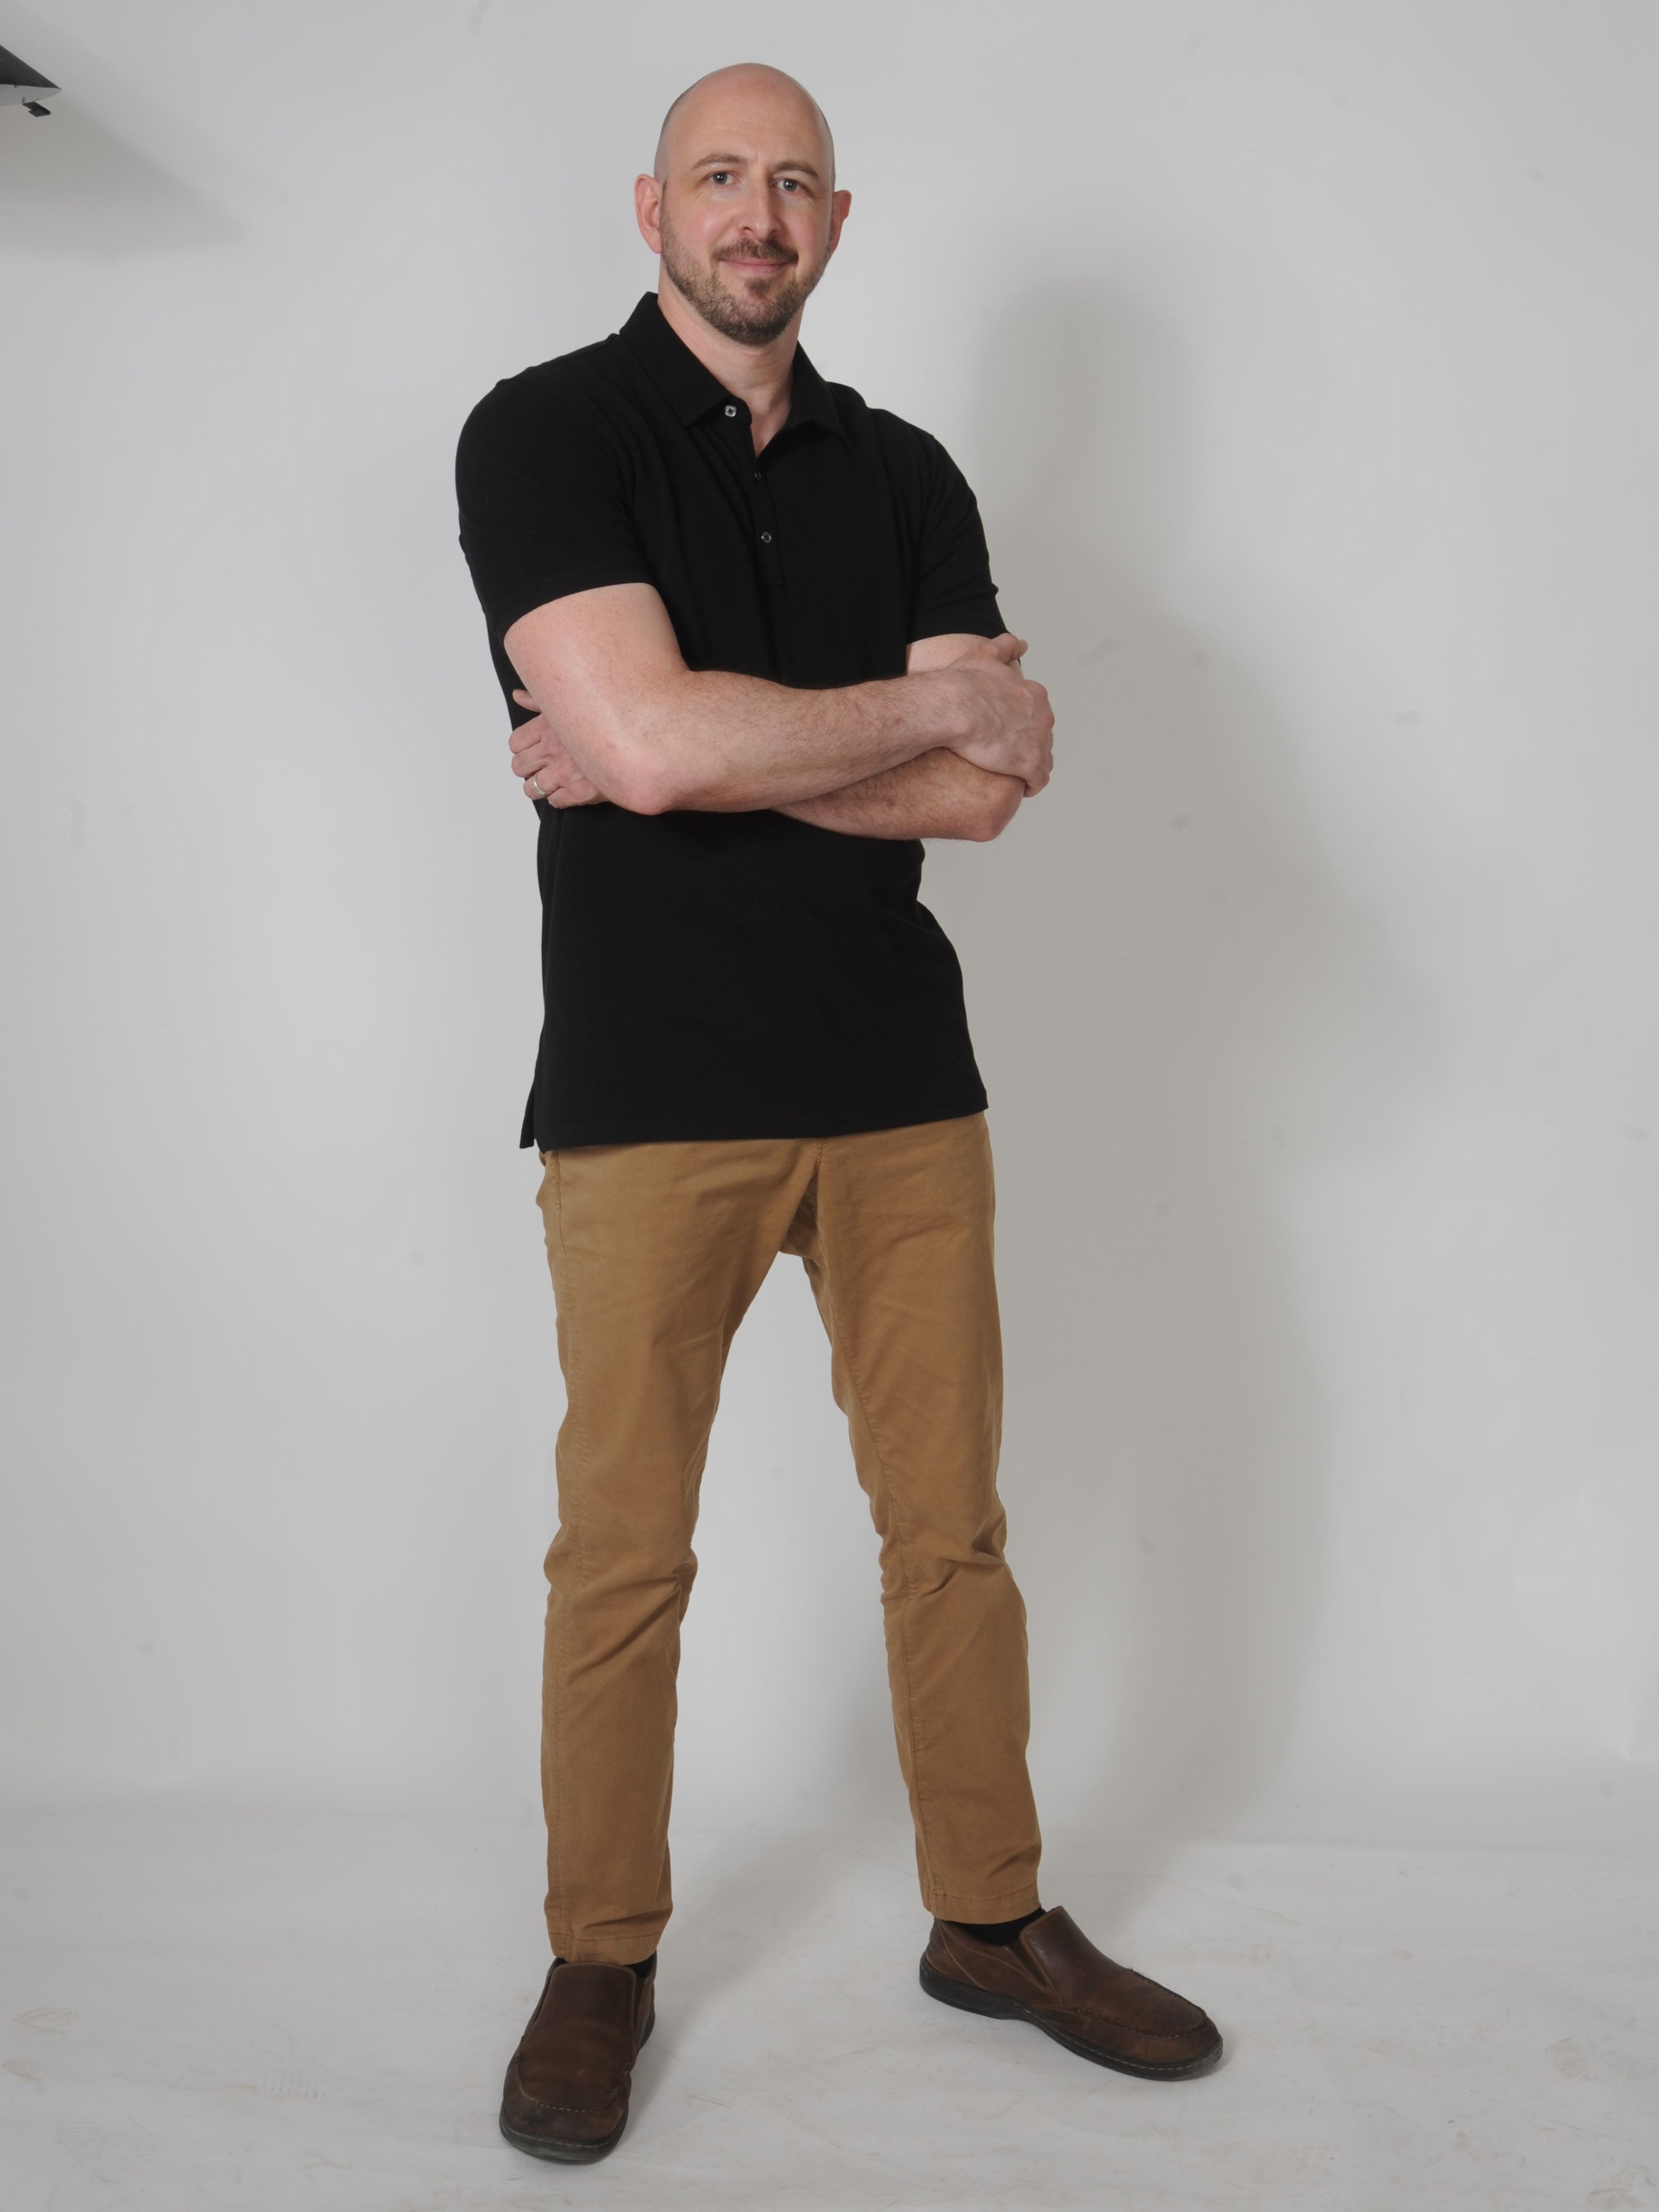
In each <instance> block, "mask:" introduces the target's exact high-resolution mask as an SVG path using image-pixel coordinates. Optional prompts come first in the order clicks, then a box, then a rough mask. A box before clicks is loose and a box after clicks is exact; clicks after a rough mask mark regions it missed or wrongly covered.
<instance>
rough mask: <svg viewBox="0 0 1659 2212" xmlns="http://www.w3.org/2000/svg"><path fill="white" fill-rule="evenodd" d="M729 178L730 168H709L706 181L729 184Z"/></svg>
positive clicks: (730, 177)
mask: <svg viewBox="0 0 1659 2212" xmlns="http://www.w3.org/2000/svg"><path fill="white" fill-rule="evenodd" d="M731 179H732V172H731V171H730V169H711V170H710V171H709V172H708V181H709V183H710V184H711V185H725V184H729V183H730V182H731Z"/></svg>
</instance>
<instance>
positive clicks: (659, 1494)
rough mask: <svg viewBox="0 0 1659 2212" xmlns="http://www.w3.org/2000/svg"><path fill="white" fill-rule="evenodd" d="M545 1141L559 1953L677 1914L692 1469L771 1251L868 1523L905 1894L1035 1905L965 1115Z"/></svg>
mask: <svg viewBox="0 0 1659 2212" xmlns="http://www.w3.org/2000/svg"><path fill="white" fill-rule="evenodd" d="M543 1158H544V1168H545V1173H544V1176H543V1180H542V1186H541V1191H540V1195H539V1204H540V1206H541V1209H542V1213H543V1216H544V1220H545V1224H546V1229H547V1249H548V1255H549V1259H550V1263H551V1267H552V1271H553V1283H554V1289H555V1291H556V1297H557V1304H558V1328H559V1357H560V1361H561V1364H562V1367H563V1370H564V1377H565V1386H566V1390H567V1393H568V1411H567V1413H566V1416H565V1419H564V1423H563V1425H562V1428H561V1430H560V1431H559V1443H558V1483H559V1531H558V1534H557V1536H556V1538H555V1540H554V1542H553V1546H552V1549H551V1550H550V1552H549V1553H548V1556H547V1576H548V1581H549V1584H550V1596H549V1601H548V1611H547V1644H546V1664H545V1674H544V1720H543V1739H542V1741H543V1756H542V1771H543V1789H544V1802H545V1804H546V1810H547V1826H548V1898H547V1921H548V1931H549V1933H550V1936H551V1938H552V1942H553V1948H554V1950H555V1952H556V1953H557V1954H559V1955H560V1956H562V1957H564V1958H567V1959H572V1960H612V1961H616V1962H618V1963H628V1962H630V1961H632V1960H637V1959H643V1958H647V1957H648V1956H649V1954H651V1952H652V1951H653V1950H654V1949H655V1948H656V1943H657V1939H658V1936H659V1934H660V1933H661V1931H662V1929H663V1927H664V1925H665V1923H666V1921H667V1918H668V1915H669V1911H670V1909H671V1895H670V1887H669V1857H668V1810H669V1795H670V1789H671V1781H672V1773H673V1741H674V1722H675V1715H676V1692H675V1677H676V1673H677V1669H678V1659H679V1631H680V1621H681V1620H682V1618H683V1616H684V1612H685V1607H686V1603H687V1601H688V1599H689V1598H690V1594H691V1582H692V1577H693V1576H694V1575H695V1574H696V1558H695V1556H694V1554H693V1552H692V1549H691V1539H692V1532H693V1529H694V1528H695V1525H696V1516H697V1492H698V1484H699V1480H700V1479H701V1477H702V1468H703V1461H704V1457H705V1455H706V1452H707V1449H708V1432H709V1429H710V1426H711V1425H712V1423H713V1421H714V1409H715V1406H716V1404H717V1402H718V1400H719V1396H720V1377H721V1374H722V1371H723V1370H724V1368H725V1364H726V1353H727V1352H728V1351H729V1350H730V1347H731V1344H732V1338H733V1336H734V1335H735V1334H736V1333H737V1328H738V1323H739V1322H740V1321H741V1320H742V1318H743V1316H744V1312H745V1311H746V1310H747V1309H748V1306H749V1304H750V1300H751V1299H752V1298H753V1297H754V1296H755V1293H756V1292H757V1291H758V1289H759V1288H760V1285H761V1284H762V1282H763V1280H764V1279H765V1276H766V1273H767V1270H768V1269H769V1267H770V1266H771V1264H772V1261H773V1259H774V1258H775V1255H777V1254H778V1253H779V1252H781V1251H782V1252H790V1253H794V1254H797V1255H799V1257H800V1258H801V1259H802V1260H803V1261H805V1266H806V1272H807V1274H808V1276H809V1277H810V1279H811V1285H812V1289H813V1292H814V1294H815V1296H816V1297H817V1303H818V1310H819V1312H820V1313H821V1314H822V1315H823V1323H824V1327H825V1328H826V1329H827V1330H828V1332H829V1344H830V1353H831V1364H830V1376H831V1387H832V1388H833V1389H834V1392H835V1395H836V1403H837V1404H838V1405H839V1406H840V1407H842V1410H843V1412H844V1413H846V1415H847V1418H848V1424H849V1425H850V1428H851V1431H852V1439H853V1452H854V1461H855V1462H856V1465H857V1468H858V1477H859V1480H860V1483H861V1484H862V1486H863V1487H864V1489H865V1492H866V1494H867V1496H868V1498H869V1500H870V1510H871V1513H872V1516H873V1517H874V1520H875V1524H876V1528H877V1530H878V1534H879V1535H880V1539H881V1576H882V1601H883V1606H884V1614H885V1621H886V1632H887V1659H888V1669H889V1674H890V1680H891V1684H892V1694H893V1720H894V1727H895V1731H896V1735H897V1739H898V1753H899V1761H900V1764H901V1766H902V1770H903V1773H904V1779H905V1784H906V1786H907V1787H908V1791H909V1796H910V1809H911V1814H912V1817H913V1819H914V1820H915V1834H916V1859H917V1865H918V1868H919V1869H920V1872H921V1892H922V1899H923V1902H924V1903H925V1905H927V1907H928V1909H929V1910H930V1911H933V1912H935V1913H937V1914H939V1915H940V1916H941V1917H945V1918H948V1919H954V1920H1000V1919H1006V1918H1012V1917H1013V1916H1014V1915H1015V1914H1017V1913H1020V1912H1027V1911H1031V1910H1032V1909H1033V1908H1034V1907H1035V1906H1036V1902H1037V1894H1036V1865H1037V1854H1038V1849H1039V1840H1038V1835H1037V1826H1036V1814H1035V1810H1034V1808H1033V1806H1032V1802H1031V1793H1030V1784H1029V1783H1028V1781H1027V1778H1026V1771H1025V1740H1026V1732H1027V1712H1028V1707H1027V1693H1026V1674H1025V1615H1024V1607H1023V1606H1022V1604H1021V1602H1020V1597H1019V1593H1018V1589H1016V1588H1015V1586H1014V1582H1013V1578H1012V1575H1011V1574H1010V1573H1009V1571H1008V1569H1007V1567H1006V1565H1005V1564H1004V1561H1003V1556H1002V1544H1003V1531H1004V1519H1003V1513H1002V1508H1001V1505H1000V1502H999V1500H998V1498H997V1491H996V1468H997V1451H998V1445H999V1441H1000V1423H1001V1401H1002V1371H1001V1343H1000V1332H999V1328H998V1321H997V1304H996V1288H995V1283H994V1277H993V1273H992V1212H993V1188H992V1176H991V1150H990V1139H989V1136H988V1133H987V1129H986V1127H985V1118H984V1116H983V1115H970V1116H969V1117H967V1118H965V1119H963V1120H960V1121H933V1122H927V1123H923V1124H921V1125H920V1126H918V1127H910V1128H902V1129H885V1130H878V1131H874V1132H872V1133H866V1134H861V1135H858V1136H851V1137H830V1138H823V1139H757V1140H752V1141H751V1140H748V1139H735V1140H725V1141H720V1142H717V1143H688V1144H648V1145H595V1146H580V1147H577V1148H575V1149H573V1150H570V1151H568V1152H548V1153H545V1154H544V1155H543ZM780 1571H781V1572H790V1571H800V1563H799V1562H796V1561H782V1562H780Z"/></svg>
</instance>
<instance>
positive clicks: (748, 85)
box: [652, 62, 836, 190]
mask: <svg viewBox="0 0 1659 2212" xmlns="http://www.w3.org/2000/svg"><path fill="white" fill-rule="evenodd" d="M757 113H758V114H763V115H764V116H765V118H766V119H767V120H768V121H769V122H770V123H771V124H772V125H774V127H776V126H777V125H780V124H781V125H784V127H786V128H788V127H790V126H792V125H793V127H794V128H795V129H797V130H799V131H803V132H805V134H806V139H810V140H811V141H813V142H814V143H816V145H817V151H818V155H819V157H820V160H821V161H822V163H823V169H822V174H823V182H824V185H825V188H826V190H827V189H828V188H829V187H830V186H831V185H834V183H835V178H836V142H835V140H834V139H833V138H832V137H830V135H829V125H828V123H826V122H825V120H824V116H823V109H822V108H821V107H820V106H818V104H817V100H814V99H813V97H812V95H811V93H810V92H808V90H807V89H806V87H805V85H804V84H798V83H797V82H795V80H794V78H793V77H792V76H786V75H785V74H784V72H783V71H782V70H777V69H772V68H770V67H769V65H768V64H766V63H765V62H734V63H733V64H732V65H731V67H730V68H729V69H718V70H710V71H709V73H708V76H700V77H699V78H698V79H697V81H696V83H695V84H692V85H688V86H687V87H686V88H685V90H684V92H683V93H682V94H680V96H679V98H678V100H676V101H675V102H674V104H673V106H671V108H670V109H669V111H668V112H667V114H666V115H665V116H664V118H663V119H662V129H661V130H660V131H659V132H658V134H657V155H656V160H655V161H653V164H652V169H653V174H654V175H655V177H656V178H657V180H658V182H659V184H660V183H665V181H666V180H667V179H668V177H669V175H670V173H671V172H672V171H673V170H674V169H676V168H684V167H687V166H688V165H689V164H690V163H691V162H694V161H696V159H697V157H698V153H699V150H703V151H708V152H712V153H717V152H720V150H722V149H721V148H720V145H719V144H718V143H716V142H717V141H718V138H719V134H720V126H721V125H723V124H726V123H727V122H728V121H729V122H731V123H734V124H741V123H743V122H744V121H747V120H750V119H752V118H755V117H756V116H757ZM711 131H712V132H713V133H714V137H712V138H710V139H709V143H708V147H707V148H706V149H700V143H699V142H700V141H701V140H702V138H704V137H708V134H709V133H710V132H711ZM805 150H806V147H805V140H804V141H803V146H802V151H803V152H805Z"/></svg>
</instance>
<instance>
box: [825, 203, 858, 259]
mask: <svg viewBox="0 0 1659 2212" xmlns="http://www.w3.org/2000/svg"><path fill="white" fill-rule="evenodd" d="M852 205H853V195H852V194H851V192H831V193H830V195H829V246H827V247H826V248H825V258H828V257H829V254H831V253H833V252H835V250H836V247H837V246H839V245H840V244H841V227H842V223H844V222H846V220H847V217H848V212H849V210H851V208H852Z"/></svg>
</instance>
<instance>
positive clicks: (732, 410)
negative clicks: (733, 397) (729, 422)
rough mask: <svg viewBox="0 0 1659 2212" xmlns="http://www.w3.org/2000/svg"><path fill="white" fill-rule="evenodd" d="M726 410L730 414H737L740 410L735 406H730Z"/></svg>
mask: <svg viewBox="0 0 1659 2212" xmlns="http://www.w3.org/2000/svg"><path fill="white" fill-rule="evenodd" d="M737 411H738V410H737V409H736V408H735V407H728V408H727V409H726V413H727V415H728V416H735V415H736V413H737Z"/></svg>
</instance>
